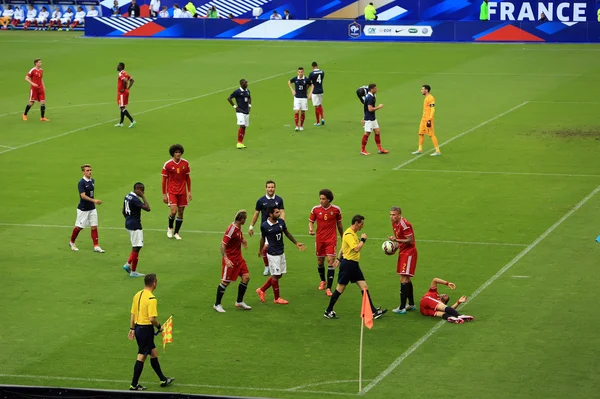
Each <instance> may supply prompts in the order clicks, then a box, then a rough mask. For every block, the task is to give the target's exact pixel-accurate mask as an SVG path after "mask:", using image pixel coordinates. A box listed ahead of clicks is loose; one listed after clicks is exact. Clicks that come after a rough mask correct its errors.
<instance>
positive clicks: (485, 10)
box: [479, 0, 490, 21]
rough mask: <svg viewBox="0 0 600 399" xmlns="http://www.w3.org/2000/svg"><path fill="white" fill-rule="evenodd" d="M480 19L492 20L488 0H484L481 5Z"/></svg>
mask: <svg viewBox="0 0 600 399" xmlns="http://www.w3.org/2000/svg"><path fill="white" fill-rule="evenodd" d="M479 20H480V21H489V20H490V6H489V4H488V0H483V2H482V3H481V6H479Z"/></svg>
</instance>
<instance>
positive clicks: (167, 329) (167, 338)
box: [162, 315, 173, 352]
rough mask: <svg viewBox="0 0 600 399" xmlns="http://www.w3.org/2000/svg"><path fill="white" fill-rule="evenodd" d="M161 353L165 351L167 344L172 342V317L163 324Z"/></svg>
mask: <svg viewBox="0 0 600 399" xmlns="http://www.w3.org/2000/svg"><path fill="white" fill-rule="evenodd" d="M162 339H163V352H165V351H166V349H167V344H170V343H172V342H173V315H171V316H169V318H168V319H167V321H166V322H165V324H163V332H162Z"/></svg>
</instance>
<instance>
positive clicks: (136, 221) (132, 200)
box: [123, 191, 144, 230]
mask: <svg viewBox="0 0 600 399" xmlns="http://www.w3.org/2000/svg"><path fill="white" fill-rule="evenodd" d="M143 205H144V203H143V202H142V200H141V199H140V198H139V197H138V196H137V195H136V194H135V193H134V192H133V191H132V192H130V193H129V194H127V195H126V196H125V203H124V204H123V215H125V228H126V229H127V230H141V229H142V206H143Z"/></svg>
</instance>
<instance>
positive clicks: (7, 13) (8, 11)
mask: <svg viewBox="0 0 600 399" xmlns="http://www.w3.org/2000/svg"><path fill="white" fill-rule="evenodd" d="M13 15H15V10H13V8H12V6H11V5H10V4H9V5H8V6H7V7H6V8H5V9H4V11H2V17H0V24H2V29H3V30H6V27H7V26H8V24H9V23H10V22H11V21H12V20H13Z"/></svg>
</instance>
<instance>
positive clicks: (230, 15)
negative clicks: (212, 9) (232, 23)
mask: <svg viewBox="0 0 600 399" xmlns="http://www.w3.org/2000/svg"><path fill="white" fill-rule="evenodd" d="M227 18H229V19H234V18H235V17H234V16H233V14H232V13H229V15H228V16H227Z"/></svg>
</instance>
